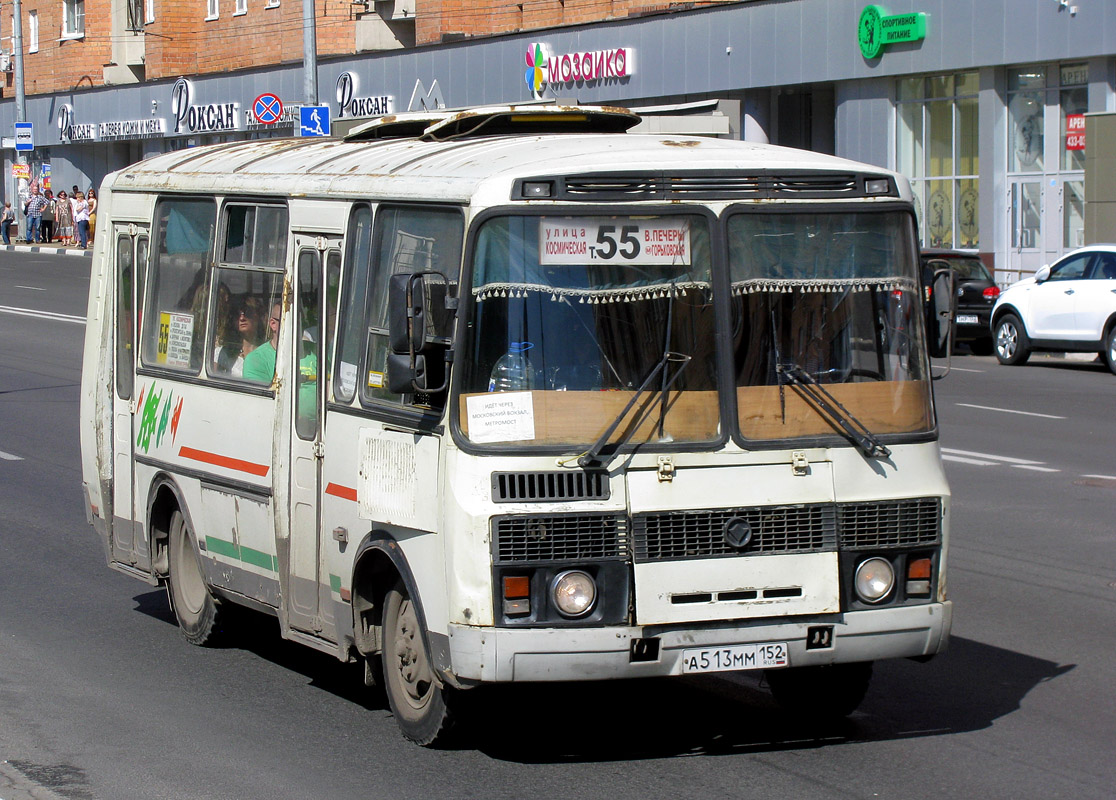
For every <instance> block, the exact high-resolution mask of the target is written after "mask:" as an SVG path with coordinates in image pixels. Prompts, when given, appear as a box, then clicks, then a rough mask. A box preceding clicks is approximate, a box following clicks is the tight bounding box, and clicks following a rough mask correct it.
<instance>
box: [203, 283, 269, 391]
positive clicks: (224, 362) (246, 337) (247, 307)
mask: <svg viewBox="0 0 1116 800" xmlns="http://www.w3.org/2000/svg"><path fill="white" fill-rule="evenodd" d="M228 294H229V290H228V288H227V287H226V286H225V285H224V284H222V285H221V286H220V287H219V288H218V295H217V318H218V319H219V320H221V330H220V332H219V333H218V339H217V343H216V346H215V348H214V354H213V365H214V367H215V368H216V369H217V371H218V372H220V373H221V374H222V375H230V376H232V377H234V378H240V377H242V376H243V375H244V359H245V357H246V356H247V355H248V354H249V353H251V352H252V351H253V350H255V349H256V348H257V347H259V345H260V343H261V342H262V341H263V332H264V330H265V327H264V324H263V303H262V302H261V301H260V298H258V297H251V296H249V297H245V298H244V299H243V300H241V301H240V303H238V304H235V305H234V304H232V303H231V302H229V301H228V299H227V295H228Z"/></svg>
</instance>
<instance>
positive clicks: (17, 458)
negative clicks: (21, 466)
mask: <svg viewBox="0 0 1116 800" xmlns="http://www.w3.org/2000/svg"><path fill="white" fill-rule="evenodd" d="M0 459H3V460H4V461H22V460H23V458H22V457H21V456H13V455H12V454H11V453H5V452H4V451H3V450H0Z"/></svg>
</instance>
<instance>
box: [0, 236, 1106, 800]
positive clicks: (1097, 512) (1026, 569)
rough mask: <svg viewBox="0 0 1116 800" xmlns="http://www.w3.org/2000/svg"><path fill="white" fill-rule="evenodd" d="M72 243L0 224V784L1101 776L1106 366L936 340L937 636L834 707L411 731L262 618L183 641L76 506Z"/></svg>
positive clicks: (292, 790)
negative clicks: (947, 494)
mask: <svg viewBox="0 0 1116 800" xmlns="http://www.w3.org/2000/svg"><path fill="white" fill-rule="evenodd" d="M88 269H89V259H87V258H82V257H72V256H35V255H30V254H13V253H8V252H0V798H3V800H26V798H29V797H36V798H58V797H62V798H70V799H71V800H83V799H84V798H105V799H106V800H130V799H131V798H136V800H148V799H152V798H190V799H191V800H192V799H193V798H235V799H236V800H239V799H240V798H245V799H246V800H247V799H248V798H253V799H254V798H261V799H266V800H278V799H280V798H327V797H331V798H333V797H355V796H360V797H370V798H379V797H391V798H393V799H395V800H403V799H404V798H442V797H445V798H479V797H484V798H524V797H531V796H538V797H543V796H546V797H553V796H570V797H584V798H598V797H605V796H607V797H609V798H615V799H616V800H618V799H619V798H629V797H631V798H636V797H638V798H646V797H668V796H669V797H681V798H714V797H717V798H725V797H731V798H750V797H757V798H758V797H763V798H796V799H797V798H876V797H880V798H922V797H925V798H931V797H933V798H952V797H956V798H971V797H989V798H1001V797H1027V798H1029V797H1043V798H1053V797H1072V798H1099V797H1110V796H1112V793H1113V788H1112V787H1113V786H1114V785H1116V762H1114V760H1113V757H1112V756H1113V743H1114V742H1116V693H1114V692H1113V691H1112V687H1113V686H1114V685H1116V666H1114V661H1116V659H1114V650H1113V643H1114V642H1116V613H1114V612H1116V522H1114V520H1116V516H1114V515H1113V513H1112V508H1113V503H1114V501H1116V458H1114V456H1113V452H1112V443H1113V442H1114V441H1116V419H1114V415H1113V409H1114V408H1116V404H1114V399H1116V376H1113V375H1110V374H1108V373H1107V372H1106V371H1105V370H1104V369H1103V368H1102V367H1100V366H1098V365H1095V364H1088V363H1083V362H1066V361H1063V360H1060V359H1052V358H1042V359H1039V358H1036V359H1034V360H1033V363H1032V365H1030V366H1027V367H1023V368H1014V369H1012V368H1007V367H1000V366H999V365H997V364H996V363H995V360H994V359H992V358H978V357H971V356H963V357H955V358H954V359H953V367H954V369H953V372H952V374H951V375H949V376H948V377H947V378H945V379H944V380H943V381H940V382H937V383H936V384H935V387H936V393H937V404H938V415H939V419H940V422H941V426H942V446H943V452H944V455H945V457H946V459H947V472H948V474H949V477H950V481H951V484H952V488H953V528H952V531H953V534H952V535H953V542H952V550H951V552H950V565H949V582H950V583H949V585H950V595H951V598H952V599H953V600H954V602H955V616H954V636H953V640H952V642H951V646H950V649H949V651H948V652H947V653H946V654H944V655H943V656H940V657H939V658H937V659H935V660H933V661H932V662H930V663H928V664H917V663H914V662H911V661H901V662H888V663H883V664H879V665H877V669H876V676H875V680H874V683H873V685H872V688H871V690H870V691H869V694H868V697H867V699H866V700H865V702H864V704H863V705H862V707H861V709H860V711H858V712H857V713H856V714H855V715H854V716H853V717H852V718H851V719H850V720H849V721H847V722H846V723H844V724H841V725H837V726H833V727H830V728H816V727H804V726H802V725H800V724H796V723H792V722H790V721H788V720H787V719H785V718H784V717H783V715H782V714H781V713H780V712H779V710H778V709H777V707H776V706H775V705H774V704H773V703H772V702H771V700H770V698H769V697H768V695H767V693H766V691H765V690H764V689H762V688H761V687H759V686H757V685H756V683H755V681H754V680H749V679H746V678H744V679H729V680H724V679H719V678H702V679H700V680H673V681H656V682H650V683H638V684H625V685H589V686H584V685H576V686H549V687H543V688H541V689H526V690H517V691H504V692H499V693H492V694H488V695H482V696H481V697H480V698H479V699H478V700H477V702H478V704H479V706H480V707H481V708H483V709H484V713H483V714H481V715H480V716H481V720H480V722H479V723H478V724H477V725H476V726H475V728H474V730H473V733H472V735H471V737H470V738H469V739H468V740H467V741H465V742H464V743H462V744H461V745H460V746H458V747H457V748H456V749H451V750H442V751H431V750H424V749H421V748H418V747H415V746H412V745H409V744H407V743H406V742H404V741H403V740H402V739H401V738H400V736H399V734H398V733H397V731H396V728H395V724H394V722H393V720H392V718H391V714H390V712H389V711H388V710H387V709H386V708H385V707H384V705H383V703H382V702H380V701H379V700H378V699H377V697H376V696H375V695H374V694H371V693H370V692H368V691H367V690H365V689H363V687H362V686H361V684H360V682H359V675H358V674H357V672H356V671H355V670H354V668H352V667H349V666H345V665H342V664H340V663H339V662H337V661H336V660H334V659H332V658H330V657H328V656H324V655H320V654H317V653H314V652H312V651H309V650H307V649H305V648H302V647H300V646H297V645H294V644H290V643H285V642H282V641H280V640H279V639H278V635H277V626H276V625H275V623H274V622H273V621H271V620H269V619H268V618H266V617H262V616H254V615H252V616H249V617H248V618H247V619H246V620H245V621H244V631H245V632H244V639H243V641H242V642H241V643H240V646H237V647H229V648H225V649H203V648H197V647H192V646H190V645H189V644H187V643H186V641H185V640H184V639H183V638H182V637H181V635H180V634H179V632H178V630H177V628H176V626H175V624H174V619H173V615H172V614H171V612H170V611H169V609H168V606H167V603H166V599H165V596H164V594H163V592H162V591H161V590H157V589H155V588H152V587H149V586H146V585H145V584H143V583H140V582H138V581H135V580H134V579H131V578H128V577H126V576H123V575H120V574H117V573H115V572H113V571H110V570H109V569H107V568H106V567H105V563H104V554H103V552H102V549H101V546H100V544H99V542H98V541H97V539H96V538H95V536H94V534H93V531H92V528H90V527H89V526H88V525H87V524H86V521H85V516H84V511H83V508H82V497H81V489H80V485H81V476H80V469H79V453H78V418H77V412H78V385H79V376H80V356H81V346H82V338H83V335H84V329H83V326H82V325H81V324H80V322H75V321H73V320H67V319H66V318H64V317H57V316H56V317H53V318H41V317H38V316H26V315H25V314H24V313H21V312H19V311H13V310H12V309H17V310H18V309H31V310H34V311H45V312H51V313H54V314H62V315H73V316H79V317H80V316H83V315H84V313H85V293H86V290H87V286H88Z"/></svg>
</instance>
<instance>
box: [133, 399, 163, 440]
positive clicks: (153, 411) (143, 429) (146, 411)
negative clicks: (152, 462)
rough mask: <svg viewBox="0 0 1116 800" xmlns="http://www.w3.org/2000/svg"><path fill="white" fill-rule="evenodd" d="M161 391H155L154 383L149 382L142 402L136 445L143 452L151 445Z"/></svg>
mask: <svg viewBox="0 0 1116 800" xmlns="http://www.w3.org/2000/svg"><path fill="white" fill-rule="evenodd" d="M162 396H163V395H162V392H156V391H155V384H154V383H152V384H151V388H150V389H149V390H148V392H147V400H146V401H145V402H144V404H143V410H142V411H141V412H140V426H139V433H137V434H136V447H139V448H142V449H143V452H145V453H146V452H148V450H149V448H150V447H151V436H152V435H153V434H154V433H155V419H156V417H157V415H158V413H159V401H160V400H161V399H162Z"/></svg>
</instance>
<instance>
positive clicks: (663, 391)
mask: <svg viewBox="0 0 1116 800" xmlns="http://www.w3.org/2000/svg"><path fill="white" fill-rule="evenodd" d="M691 358H693V356H688V355H685V354H684V353H675V352H672V351H670V350H667V351H665V352H664V353H663V357H662V358H660V359H659V363H658V364H656V365H655V367H654V369H652V370H651V374H649V375H648V376H647V377H646V378H644V379H643V383H641V384H640V386H639V388H638V389H636V391H635V394H633V395H632V399H631V400H629V401H628V404H627V405H626V406H624V408H623V410H621V411H620V413H619V414H617V415H616V419H614V420H613V421H612V424H610V425H609V426H608V428H606V429H605V432H604V433H602V434H601V438H599V439H597V441H596V442H594V443H593V446H592V447H590V448H589V449H588V450H586V451H585V452H584V453H583V454H582V455H581V456H579V457H578V459H577V465H578V466H579V467H581V468H582V469H591V468H600V469H608V464H609V462H610V461H611V460H612V458H602V457H601V450H603V449H604V447H605V445H606V444H608V439H609V437H610V436H612V434H613V433H614V432H615V431H616V428H617V427H619V425H620V423H621V422H623V421H624V417H626V416H628V412H629V411H631V410H632V408H633V407H634V406H635V404H636V401H638V400H639V398H640V397H642V396H643V394H644V393H645V392H646V391H647V389H648V387H649V386H651V385H652V384H653V383H654V382H655V378H656V377H657V376H658V375H659V373H660V372H662V373H663V382H662V385H661V386H660V387H659V388H658V389H656V390H655V397H656V398H658V397H662V398H663V402H664V403H665V402H666V395H667V393H668V392H669V391H670V387H671V386H673V385H674V382H675V381H677V380H678V376H679V375H681V374H682V371H683V370H685V369H686V367H687V366H688V365H689V363H690V359H691ZM672 362H673V363H676V364H678V369H676V370H675V371H674V374H673V375H670V376H668V375H667V373H666V372H664V370H665V369H666V367H667V365H668V364H670V363H672ZM648 406H649V407H648V408H647V409H645V410H644V412H643V413H642V414H641V415H640V416H639V419H637V420H635V421H634V422H633V423H632V424H631V425H630V426H629V428H628V431H627V432H626V433H625V434H624V435H623V436H621V437H620V440H619V441H617V442H616V446H615V447H616V449H615V450H614V451H613V456H615V454H616V453H617V452H618V451H619V450H620V448H621V447H623V446H624V445H625V444H627V443H628V440H629V439H631V438H632V437H633V436H635V433H636V431H637V430H639V426H640V425H642V424H643V421H644V420H645V419H647V416H648V414H649V413H650V412H651V411H653V410H654V408H655V403H654V402H651V403H650V404H648Z"/></svg>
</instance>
